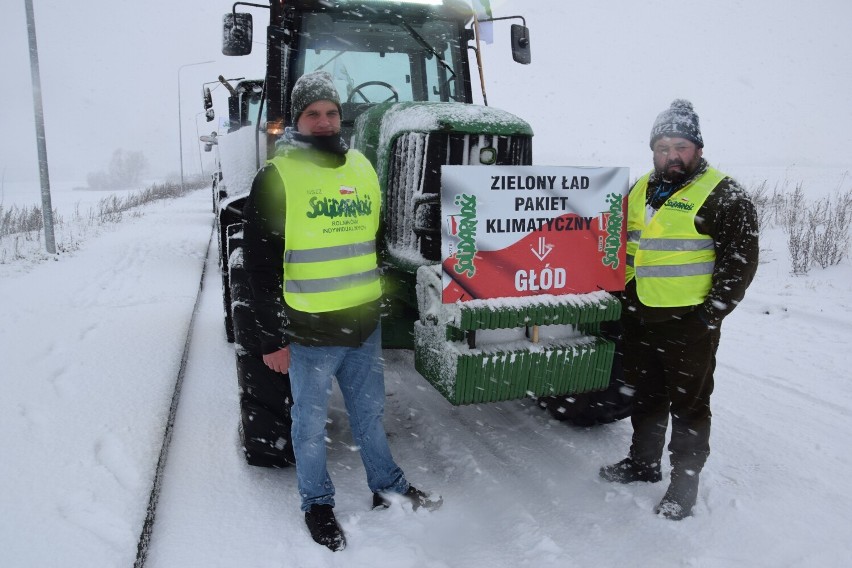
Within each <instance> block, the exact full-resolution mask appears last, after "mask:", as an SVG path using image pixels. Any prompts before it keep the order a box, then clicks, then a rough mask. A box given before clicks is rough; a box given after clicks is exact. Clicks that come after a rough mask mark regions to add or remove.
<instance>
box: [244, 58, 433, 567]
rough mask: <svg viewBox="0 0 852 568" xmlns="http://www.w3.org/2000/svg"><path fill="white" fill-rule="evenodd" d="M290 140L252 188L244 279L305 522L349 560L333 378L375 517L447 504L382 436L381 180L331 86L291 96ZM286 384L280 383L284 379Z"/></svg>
mask: <svg viewBox="0 0 852 568" xmlns="http://www.w3.org/2000/svg"><path fill="white" fill-rule="evenodd" d="M291 100H292V109H291V110H292V117H293V122H294V124H295V125H296V128H295V129H292V128H288V129H287V130H286V131H285V134H284V137H283V139H282V140H281V141H280V142H279V143H278V146H277V151H276V156H275V157H274V158H272V159H271V160H270V161H269V162H268V163H267V165H266V167H264V168H263V169H261V170H260V171H259V172H258V173H257V175H256V176H255V180H254V182H253V184H252V189H251V193H250V195H249V198H248V200H247V201H246V204H245V206H244V209H243V218H244V239H243V249H244V255H245V267H246V269H247V272H248V273H249V279H250V284H251V288H252V295H253V297H254V308H255V312H256V314H257V319H258V324H259V327H260V329H261V335H262V337H261V345H262V351H263V353H264V355H263V361H264V363H265V364H266V365H267V366H268V367H269V368H270V369H272V370H273V371H276V372H280V373H287V372H289V374H290V381H291V386H292V393H293V408H292V421H293V422H292V431H291V432H292V438H293V451H294V454H295V458H296V477H297V482H298V486H299V494H300V495H301V498H302V505H301V508H302V511H304V512H305V522H306V524H307V526H308V529H309V531H310V533H311V536H312V537H313V539H314V540H315V541H316V542H317V543H319V544H322V545H324V546H327V547H328V548H330V549H331V550H342V549H343V548H344V547H345V545H346V539H345V537H344V534H343V531H342V530H341V528H340V525H339V524H338V523H337V520H336V519H335V516H334V512H333V507H334V485H333V484H332V482H331V478H330V476H329V474H328V470H327V466H326V439H327V437H328V434H327V432H326V421H327V419H328V400H329V395H330V393H331V390H332V389H331V387H332V377H336V378H337V382H338V385H339V387H340V391H341V392H342V394H343V399H344V402H345V405H346V410H347V413H348V415H349V424H350V427H351V430H352V436H353V438H354V441H355V445H356V446H357V448H358V450H359V451H360V454H361V459H362V461H363V463H364V468H365V469H366V472H367V484H368V485H369V487H370V490H371V491H372V492H373V507H374V508H384V507H387V506H389V505H390V502H391V499H392V497H391V496H392V495H400V496H401V498H402V499H403V500H406V501H408V502H410V503H411V504H412V506H413V507H414V508H418V507H421V506H422V507H425V508H428V509H434V508H436V507H438V506H440V504H441V499H440V498H439V497H438V498H431V497H429V496H428V495H426V494H425V493H423V492H422V491H419V490H418V489H416V488H414V487H413V486H412V485H411V484H410V483H409V482H408V481H407V480H406V478H405V475H404V474H403V472H402V470H401V469H400V467H399V466H398V465H397V464H396V463H395V462H394V460H393V457H392V456H391V452H390V447H389V446H388V441H387V435H386V434H385V429H384V425H383V416H384V399H385V390H384V372H383V363H382V358H381V326H380V318H379V316H380V301H381V294H382V290H381V285H380V281H379V272H378V265H377V257H376V233H377V231H378V228H379V218H380V206H381V195H380V192H379V181H378V178H377V176H376V172H375V170H374V169H373V167H372V165H371V164H370V162H369V161H367V159H366V158H365V157H364V156H363V155H362V154H361V153H360V152H358V151H356V150H350V149H349V148H348V147H347V145H346V142H345V141H344V140H343V139H342V137H341V136H340V120H341V107H340V98H339V95H338V93H337V90H336V88H335V86H334V82H333V79H332V77H331V75H330V74H329V73H327V72H325V71H316V72H313V73H308V74H306V75H304V76H302V77H301V78H300V79H299V80H298V81H297V82H296V83H295V85H294V86H293V91H292V94H291ZM282 380H283V379H282Z"/></svg>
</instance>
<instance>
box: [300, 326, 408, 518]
mask: <svg viewBox="0 0 852 568" xmlns="http://www.w3.org/2000/svg"><path fill="white" fill-rule="evenodd" d="M381 343H382V334H381V326H379V327H378V328H376V331H375V332H374V333H373V334H372V335H371V336H370V337H369V339H367V341H366V342H364V344H363V345H361V347H306V346H304V345H297V344H295V343H293V344H291V345H290V382H291V387H292V390H293V409H292V418H293V426H292V436H293V451H294V452H295V455H296V478H297V481H298V484H299V494H300V495H301V497H302V510H303V511H307V510H308V509H310V508H311V505H317V504H323V505H331V506H334V484H333V483H332V482H331V478H330V477H329V475H328V468H327V467H326V442H325V439H326V437H327V434H326V420H327V418H328V399H329V395H330V394H331V380H332V376H336V377H337V384H338V385H339V386H340V391H341V393H343V400H344V402H345V403H346V412H347V414H348V415H349V427H350V428H351V430H352V437H353V439H354V440H355V444H356V445H357V446H358V449H359V452H360V453H361V461H362V462H363V463H364V469H365V470H366V472H367V484H368V485H369V487H370V490H371V491H373V492H374V493H376V492H395V493H404V492H405V491H406V490H408V481H406V479H405V474H403V472H402V470H401V469H400V467H399V466H398V465H396V462H394V461H393V457H392V456H391V452H390V447H389V446H388V439H387V434H385V427H384V424H383V422H382V420H383V417H384V411H385V378H384V365H383V361H382V356H381V355H382V344H381Z"/></svg>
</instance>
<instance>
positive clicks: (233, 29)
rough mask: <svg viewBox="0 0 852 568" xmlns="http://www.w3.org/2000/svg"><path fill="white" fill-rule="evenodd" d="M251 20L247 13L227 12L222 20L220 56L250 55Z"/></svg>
mask: <svg viewBox="0 0 852 568" xmlns="http://www.w3.org/2000/svg"><path fill="white" fill-rule="evenodd" d="M251 41H252V18H251V14H248V13H242V12H239V13H234V12H228V13H227V14H225V16H224V17H223V18H222V54H223V55H248V54H249V53H251Z"/></svg>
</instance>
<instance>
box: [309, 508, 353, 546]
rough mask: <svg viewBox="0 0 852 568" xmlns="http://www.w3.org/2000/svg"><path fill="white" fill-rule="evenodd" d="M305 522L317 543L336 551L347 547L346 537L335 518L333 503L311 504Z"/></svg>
mask: <svg viewBox="0 0 852 568" xmlns="http://www.w3.org/2000/svg"><path fill="white" fill-rule="evenodd" d="M305 524H307V525H308V530H309V531H311V537H313V539H314V541H315V542H316V543H317V544H321V545H323V546H327V547H328V548H329V549H331V550H333V551H335V552H336V551H338V550H343V549H344V548H346V537H344V536H343V529H341V528H340V525H338V524H337V519H335V518H334V509H333V508H332V506H331V505H311V508H310V510H309V511H306V512H305Z"/></svg>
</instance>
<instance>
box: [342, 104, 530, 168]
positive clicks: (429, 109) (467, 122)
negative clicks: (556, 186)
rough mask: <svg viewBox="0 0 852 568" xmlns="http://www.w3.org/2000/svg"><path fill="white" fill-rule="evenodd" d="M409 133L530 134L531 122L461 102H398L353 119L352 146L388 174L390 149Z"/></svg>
mask: <svg viewBox="0 0 852 568" xmlns="http://www.w3.org/2000/svg"><path fill="white" fill-rule="evenodd" d="M409 132H424V133H431V132H435V133H459V134H490V135H494V136H532V135H533V131H532V128H531V127H530V125H529V124H528V123H527V122H526V121H524V120H522V119H520V118H518V117H517V116H515V115H513V114H510V113H508V112H506V111H504V110H500V109H496V108H493V107H486V106H479V105H468V104H460V103H438V102H432V103H430V102H401V103H384V104H380V105H376V106H374V107H373V108H371V109H369V110H367V111H365V112H364V113H363V114H361V116H359V117H358V120H356V121H355V128H354V134H353V146H354V147H355V148H356V149H358V150H360V151H361V152H362V153H364V155H365V156H366V157H367V158H368V159H369V160H370V161H371V162H372V163H373V164H375V165H376V171H377V173H378V174H379V178H380V179H382V180H384V179H385V176H386V174H387V171H386V170H387V158H388V155H389V152H388V150H389V148H391V147H392V145H393V143H394V141H395V140H396V139H397V138H398V137H399V136H400V135H401V134H406V133H409Z"/></svg>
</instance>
